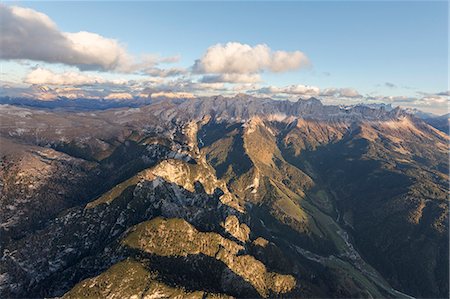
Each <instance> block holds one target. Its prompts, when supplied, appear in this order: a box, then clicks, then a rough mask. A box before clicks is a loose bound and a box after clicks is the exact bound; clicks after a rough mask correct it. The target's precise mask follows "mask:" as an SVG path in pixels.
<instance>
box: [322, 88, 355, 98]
mask: <svg viewBox="0 0 450 299" xmlns="http://www.w3.org/2000/svg"><path fill="white" fill-rule="evenodd" d="M320 95H321V96H325V97H326V96H330V97H344V98H359V97H361V95H360V94H359V92H358V91H357V90H355V89H353V88H325V89H324V90H323V91H322V92H321V93H320Z"/></svg>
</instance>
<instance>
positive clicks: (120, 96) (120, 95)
mask: <svg viewBox="0 0 450 299" xmlns="http://www.w3.org/2000/svg"><path fill="white" fill-rule="evenodd" d="M132 98H133V96H132V95H131V94H129V93H127V92H113V93H110V94H109V95H107V96H106V97H105V99H106V100H131V99H132Z"/></svg>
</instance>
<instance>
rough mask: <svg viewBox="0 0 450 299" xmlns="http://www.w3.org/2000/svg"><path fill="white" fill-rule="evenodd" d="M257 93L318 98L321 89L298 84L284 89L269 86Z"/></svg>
mask: <svg viewBox="0 0 450 299" xmlns="http://www.w3.org/2000/svg"><path fill="white" fill-rule="evenodd" d="M257 92H258V93H262V94H267V95H276V94H287V95H308V96H317V95H319V93H320V88H319V87H316V86H308V85H302V84H297V85H289V86H284V87H277V86H268V87H263V88H260V89H258V90H257Z"/></svg>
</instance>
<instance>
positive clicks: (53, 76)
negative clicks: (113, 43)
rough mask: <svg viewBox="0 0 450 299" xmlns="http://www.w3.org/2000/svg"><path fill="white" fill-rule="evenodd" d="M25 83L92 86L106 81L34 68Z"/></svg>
mask: <svg viewBox="0 0 450 299" xmlns="http://www.w3.org/2000/svg"><path fill="white" fill-rule="evenodd" d="M24 82H25V83H29V84H40V85H41V84H42V85H71V86H79V85H93V84H99V83H105V82H106V80H105V79H103V78H101V77H99V76H92V75H86V74H83V73H80V72H72V71H70V72H63V73H55V72H53V71H51V70H48V69H44V68H40V67H39V68H36V69H34V70H33V71H31V72H30V73H28V74H27V75H26V77H25V79H24Z"/></svg>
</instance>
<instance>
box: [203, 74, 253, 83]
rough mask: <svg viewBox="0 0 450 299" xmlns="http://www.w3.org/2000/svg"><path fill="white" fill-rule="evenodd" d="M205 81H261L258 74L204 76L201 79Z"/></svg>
mask: <svg viewBox="0 0 450 299" xmlns="http://www.w3.org/2000/svg"><path fill="white" fill-rule="evenodd" d="M200 81H201V82H203V83H216V82H226V83H257V82H260V81H261V76H260V75H258V74H220V75H207V76H203V77H202V79H201V80H200Z"/></svg>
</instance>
